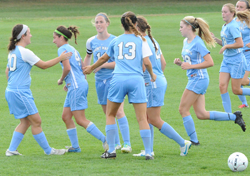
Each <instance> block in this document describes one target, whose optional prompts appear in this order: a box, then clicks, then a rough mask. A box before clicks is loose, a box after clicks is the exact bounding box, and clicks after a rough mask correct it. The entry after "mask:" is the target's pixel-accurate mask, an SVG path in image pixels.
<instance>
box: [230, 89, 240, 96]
mask: <svg viewBox="0 0 250 176" xmlns="http://www.w3.org/2000/svg"><path fill="white" fill-rule="evenodd" d="M232 92H233V93H234V94H235V95H241V94H242V91H241V89H238V88H232Z"/></svg>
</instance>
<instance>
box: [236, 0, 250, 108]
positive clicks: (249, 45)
mask: <svg viewBox="0 0 250 176" xmlns="http://www.w3.org/2000/svg"><path fill="white" fill-rule="evenodd" d="M245 10H248V11H249V10H250V7H249V2H248V1H246V0H239V1H238V2H237V3H236V11H237V12H242V11H245ZM235 19H236V21H237V23H238V24H239V26H240V32H241V35H242V40H243V43H244V47H243V48H242V51H243V54H244V55H245V58H246V61H247V69H246V71H245V75H244V77H243V78H242V83H241V88H243V86H250V81H249V79H250V78H249V77H248V76H249V73H250V52H249V51H250V35H249V33H250V29H249V27H248V26H247V25H246V24H245V22H244V21H243V22H241V21H240V20H239V19H238V18H237V17H236V18H235ZM238 97H239V99H240V101H241V102H242V104H241V105H240V106H239V108H248V107H249V106H248V104H247V100H246V96H245V95H238Z"/></svg>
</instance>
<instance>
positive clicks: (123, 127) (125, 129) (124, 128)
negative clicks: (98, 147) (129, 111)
mask: <svg viewBox="0 0 250 176" xmlns="http://www.w3.org/2000/svg"><path fill="white" fill-rule="evenodd" d="M117 121H118V124H119V128H120V131H121V134H122V139H123V142H124V143H125V144H128V145H131V144H130V135H129V126H128V120H127V117H126V116H124V117H122V118H120V119H117Z"/></svg>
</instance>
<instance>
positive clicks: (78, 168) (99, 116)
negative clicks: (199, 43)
mask: <svg viewBox="0 0 250 176" xmlns="http://www.w3.org/2000/svg"><path fill="white" fill-rule="evenodd" d="M17 2H18V3H17ZM227 2H232V3H236V1H231V0H229V1H191V2H189V1H188V2H184V1H175V2H173V1H166V2H164V1H155V2H150V1H138V2H133V3H131V2H130V3H129V1H128V3H125V2H123V3H120V2H118V1H116V2H111V1H109V2H108V3H106V4H104V3H100V2H98V1H96V2H94V3H89V2H84V3H83V2H81V1H80V0H79V1H77V0H74V1H72V3H69V2H68V3H66V2H61V3H59V0H56V1H53V2H50V1H46V0H43V1H32V2H29V1H21V2H20V1H11V0H10V1H1V2H0V23H1V28H0V34H1V35H0V39H1V40H0V54H1V58H2V64H0V70H1V74H0V80H1V84H0V98H1V101H0V112H1V116H0V117H1V124H0V126H1V128H0V131H1V133H0V141H1V144H0V163H1V164H0V175H202V176H203V175H250V171H249V169H247V170H245V171H244V172H241V173H233V172H232V171H231V170H230V169H229V168H228V166H227V158H228V157H229V155H230V154H231V153H233V152H236V151H238V152H242V153H244V154H245V155H246V156H247V157H250V147H249V129H247V131H246V132H245V133H243V132H242V131H241V129H240V127H239V126H238V125H235V124H234V122H215V121H201V120H198V119H197V118H196V116H195V114H194V111H193V110H191V114H192V117H193V119H194V122H195V126H196V131H197V134H198V138H199V140H200V142H201V145H200V146H198V147H195V146H193V147H191V149H190V151H189V154H188V156H186V157H181V156H179V154H180V150H179V146H178V144H176V143H175V142H174V141H172V140H170V139H168V138H166V137H165V136H164V135H162V134H161V133H160V132H159V131H158V130H157V129H156V128H155V139H154V152H155V155H156V156H155V160H152V161H145V158H144V157H143V158H134V157H133V156H132V154H121V153H119V151H118V152H117V158H116V159H115V160H103V159H100V155H101V153H102V152H103V149H102V145H101V142H100V141H97V140H96V139H95V138H94V137H92V136H90V135H89V134H88V133H87V132H86V130H85V129H83V128H81V127H79V126H78V127H77V131H78V138H79V143H80V146H81V149H82V152H81V153H73V154H72V153H67V154H65V155H64V156H45V155H44V154H43V151H42V149H41V148H40V147H39V145H38V144H37V143H36V142H35V140H34V138H33V136H32V134H31V131H30V130H28V131H27V133H26V135H25V137H24V139H23V141H22V143H21V144H20V146H19V147H18V151H19V152H20V153H22V154H23V156H14V157H6V156H5V151H6V149H7V148H8V146H9V143H10V140H11V137H12V133H13V130H14V129H15V127H16V125H17V124H18V120H15V119H14V117H13V116H12V115H10V114H9V110H8V105H7V102H6V100H5V95H4V93H5V88H6V84H7V81H6V78H5V73H4V71H5V68H6V64H7V54H8V52H7V45H8V41H9V37H10V36H11V30H12V28H13V26H14V25H15V24H18V23H24V24H27V25H28V26H29V27H30V29H31V33H32V35H33V37H32V39H31V41H32V44H30V45H28V46H27V48H29V49H31V50H32V51H33V52H34V53H35V54H36V55H38V56H39V57H40V58H41V59H43V60H49V59H52V58H54V57H57V47H56V45H55V44H53V43H52V34H53V31H54V30H55V29H56V27H57V26H59V25H66V26H69V25H76V26H78V27H79V30H80V32H81V35H80V36H79V38H78V45H75V44H74V41H70V44H72V45H73V46H74V47H75V48H76V49H77V50H78V51H79V52H80V54H81V56H82V58H84V57H85V53H86V52H85V50H86V47H85V43H86V40H87V39H88V38H89V37H91V36H93V35H95V34H96V31H95V28H94V27H93V26H92V24H91V20H92V19H94V16H95V15H96V14H97V13H98V12H106V13H107V14H108V15H110V19H111V25H110V26H109V28H108V30H109V32H110V33H112V34H114V35H120V34H122V32H123V31H122V28H121V25H120V16H121V14H122V13H124V12H125V11H128V10H131V11H133V12H135V13H136V14H143V15H144V16H145V17H146V18H147V19H148V22H149V23H150V25H151V27H152V33H153V36H154V38H155V39H156V40H157V41H158V43H159V44H160V46H161V50H162V51H163V54H164V56H165V59H166V62H167V67H166V70H165V73H164V74H165V76H166V78H167V81H168V88H167V92H166V95H165V105H164V106H163V107H162V112H161V117H162V119H163V120H165V121H166V122H168V123H169V124H170V125H171V126H172V127H173V128H175V130H176V131H177V132H178V133H179V134H180V135H181V136H182V137H183V138H185V139H188V136H187V134H186V132H185V129H184V126H183V121H182V118H181V116H180V114H179V112H178V106H179V102H180V98H181V95H182V92H183V90H184V88H185V86H186V83H187V77H186V72H185V71H183V70H181V68H180V67H177V66H176V65H174V64H173V60H174V58H176V57H181V49H182V42H183V37H182V36H181V35H180V32H179V22H180V20H181V19H182V18H183V17H185V16H187V15H193V16H195V17H202V18H204V19H205V20H206V21H207V22H208V23H209V25H210V29H211V31H212V32H213V33H214V34H215V35H216V36H217V37H219V34H220V30H221V26H222V24H223V21H222V18H221V13H220V10H221V6H222V4H225V3H227ZM219 50H220V46H219V45H217V47H216V48H213V49H210V51H211V55H212V57H213V59H214V62H215V65H214V67H212V68H209V69H208V72H209V75H210V85H209V87H208V90H207V93H206V109H207V110H216V111H223V107H222V103H221V97H220V91H219V83H218V82H219V68H220V63H221V61H222V55H220V54H219ZM61 72H62V70H61V67H60V65H59V64H58V65H56V66H55V67H52V68H49V69H47V70H41V69H39V68H37V67H34V68H33V69H32V71H31V77H32V84H31V90H32V93H33V96H34V98H35V102H36V105H37V108H38V110H39V113H40V115H41V117H42V127H43V131H44V133H45V134H46V137H47V139H48V141H49V144H50V145H51V146H52V147H54V148H64V146H67V145H70V141H69V139H68V136H67V133H66V128H65V125H64V123H63V121H62V120H61V114H62V109H63V103H64V99H65V96H66V93H65V92H64V91H63V90H62V86H58V85H57V80H58V79H59V77H60V75H61ZM87 79H88V83H89V94H88V102H89V108H88V109H87V110H86V115H87V118H88V119H89V120H91V121H93V122H94V123H95V124H96V126H97V127H98V128H99V129H100V130H101V131H102V132H103V133H105V116H104V114H103V112H102V109H101V106H100V105H98V104H97V96H96V92H95V85H94V82H95V81H94V74H91V75H89V76H88V77H87ZM229 94H230V95H231V102H232V110H233V111H236V110H238V108H237V107H238V105H239V104H240V101H239V99H238V97H237V96H235V95H233V93H232V91H231V88H229ZM247 99H248V100H249V98H248V97H247ZM242 112H243V117H244V119H245V122H246V124H247V127H248V124H250V109H243V110H242ZM125 113H126V116H127V117H128V121H129V125H130V136H131V144H132V148H133V151H132V153H138V152H140V150H141V149H143V144H142V140H141V138H140V134H139V127H138V124H137V122H136V118H135V113H134V111H133V107H132V105H130V104H129V103H128V102H127V100H125ZM120 139H121V136H120Z"/></svg>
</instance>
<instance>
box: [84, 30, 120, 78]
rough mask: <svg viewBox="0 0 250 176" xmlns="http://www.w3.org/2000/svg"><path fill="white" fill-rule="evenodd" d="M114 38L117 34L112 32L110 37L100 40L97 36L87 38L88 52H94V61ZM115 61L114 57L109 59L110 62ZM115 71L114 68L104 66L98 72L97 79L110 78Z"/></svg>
mask: <svg viewBox="0 0 250 176" xmlns="http://www.w3.org/2000/svg"><path fill="white" fill-rule="evenodd" d="M114 38H115V36H114V35H112V34H111V35H110V37H109V38H108V39H106V40H99V39H97V37H96V36H93V37H91V38H89V39H88V40H87V42H86V48H87V53H88V54H93V58H94V63H95V62H96V61H97V60H98V59H99V58H100V57H101V56H102V55H103V54H104V53H105V52H106V50H107V49H108V46H109V44H110V42H111V41H112V40H113V39H114ZM114 61H115V60H114V58H113V57H111V58H110V59H109V60H108V63H110V62H114ZM113 71H114V70H113V69H107V68H102V69H101V70H99V71H98V72H96V74H95V79H96V80H97V81H102V80H106V79H109V78H111V77H112V72H113Z"/></svg>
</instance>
